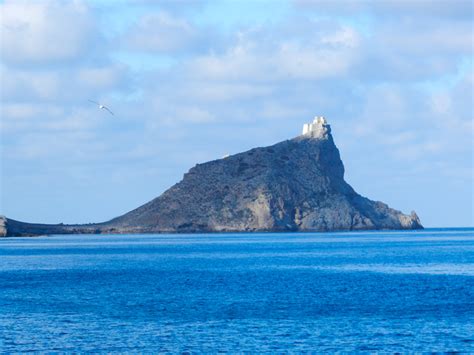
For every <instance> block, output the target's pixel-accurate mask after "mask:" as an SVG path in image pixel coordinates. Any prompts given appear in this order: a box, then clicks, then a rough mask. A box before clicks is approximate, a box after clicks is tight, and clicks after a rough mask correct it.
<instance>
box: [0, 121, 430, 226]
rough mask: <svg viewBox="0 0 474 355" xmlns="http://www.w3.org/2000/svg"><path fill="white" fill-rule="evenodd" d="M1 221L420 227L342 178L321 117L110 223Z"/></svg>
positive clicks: (206, 167)
mask: <svg viewBox="0 0 474 355" xmlns="http://www.w3.org/2000/svg"><path fill="white" fill-rule="evenodd" d="M5 224H6V233H5V234H6V235H38V234H67V233H153V232H154V233H166V232H172V233H174V232H249V231H275V232H284V231H336V230H371V229H419V228H423V227H422V226H421V223H420V220H419V219H418V216H417V215H416V213H415V212H412V213H411V214H410V215H405V214H403V213H401V212H400V211H397V210H394V209H392V208H390V207H388V206H387V205H386V204H384V203H382V202H376V201H371V200H369V199H367V198H365V197H362V196H361V195H359V194H357V193H356V192H355V191H354V189H353V188H352V187H351V186H349V184H347V183H346V182H345V181H344V166H343V164H342V161H341V159H340V156H339V151H338V149H337V147H336V146H335V144H334V141H333V138H332V135H331V128H330V126H329V125H328V124H327V123H326V120H325V119H324V118H323V117H317V118H316V119H315V120H314V121H313V123H310V124H306V125H305V126H304V128H303V134H302V135H300V136H298V137H296V138H293V139H291V140H287V141H284V142H280V143H277V144H275V145H273V146H270V147H264V148H255V149H251V150H249V151H247V152H243V153H240V154H236V155H232V156H229V157H226V158H224V159H219V160H214V161H210V162H207V163H204V164H198V165H196V166H195V167H194V168H192V169H191V170H189V172H188V173H186V174H185V175H184V178H183V180H181V181H180V182H179V183H177V184H176V185H174V186H172V187H171V188H170V189H168V190H167V191H165V192H164V193H163V194H162V195H161V196H159V197H157V198H156V199H154V200H152V201H150V202H148V203H146V204H145V205H143V206H141V207H139V208H137V209H135V210H133V211H131V212H129V213H126V214H125V215H123V216H120V217H117V218H115V219H112V220H111V221H108V222H104V223H98V224H88V225H62V224H60V225H45V224H29V223H23V222H18V221H14V220H10V219H6V222H5ZM0 228H1V226H0Z"/></svg>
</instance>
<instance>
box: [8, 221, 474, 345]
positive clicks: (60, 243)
mask: <svg viewBox="0 0 474 355" xmlns="http://www.w3.org/2000/svg"><path fill="white" fill-rule="evenodd" d="M426 351H428V352H471V353H472V352H474V229H472V228H464V229H463V228H458V229H425V230H421V231H402V232H399V231H373V232H348V233H343V232H341V233H285V234H280V233H249V234H186V235H184V234H181V235H180V234H178V235H176V234H175V235H166V234H161V235H109V236H107V235H69V236H45V237H36V238H4V239H0V352H2V353H12V352H15V353H17V352H107V353H113V352H131V353H142V352H148V353H149V352H153V353H155V352H163V353H178V352H179V353H194V352H199V353H202V352H205V353H209V352H211V353H217V352H252V353H253V352H273V353H279V352H280V353H281V352H367V353H368V352H426Z"/></svg>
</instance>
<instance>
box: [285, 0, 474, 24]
mask: <svg viewBox="0 0 474 355" xmlns="http://www.w3.org/2000/svg"><path fill="white" fill-rule="evenodd" d="M294 4H295V5H296V6H297V7H301V8H303V9H306V10H307V9H310V10H313V11H315V12H317V13H321V14H332V15H334V14H342V15H346V16H347V15H351V16H354V15H356V16H357V15H360V14H372V15H376V16H383V17H393V18H401V17H405V16H409V17H417V18H420V17H421V18H423V17H442V18H447V17H448V18H453V19H464V20H466V19H470V18H472V14H473V6H474V5H473V3H472V1H471V0H452V1H441V0H410V1H399V0H383V1H377V0H338V1H331V0H295V1H294Z"/></svg>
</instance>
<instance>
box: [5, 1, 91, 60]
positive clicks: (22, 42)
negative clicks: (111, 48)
mask: <svg viewBox="0 0 474 355" xmlns="http://www.w3.org/2000/svg"><path fill="white" fill-rule="evenodd" d="M0 11H1V16H0V28H1V51H2V60H3V61H4V62H6V63H8V64H10V65H18V64H38V63H43V64H46V63H51V62H60V61H70V60H72V59H75V58H77V57H78V56H79V55H80V54H81V53H82V52H83V51H85V50H86V49H89V50H90V48H91V44H92V43H91V42H94V41H97V40H98V38H97V37H98V36H97V32H96V31H97V28H96V26H95V22H94V20H93V19H92V16H91V13H90V11H89V9H88V8H87V6H86V5H85V2H83V1H68V2H61V1H54V0H51V1H48V0H44V1H34V2H32V1H22V0H15V1H12V0H7V1H6V2H5V3H3V4H2V5H0Z"/></svg>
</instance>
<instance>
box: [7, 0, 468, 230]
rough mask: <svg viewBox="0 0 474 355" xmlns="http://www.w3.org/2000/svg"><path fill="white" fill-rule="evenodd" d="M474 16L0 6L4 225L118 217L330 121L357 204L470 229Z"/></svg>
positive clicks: (314, 6)
mask: <svg viewBox="0 0 474 355" xmlns="http://www.w3.org/2000/svg"><path fill="white" fill-rule="evenodd" d="M473 4H474V2H473V1H471V0H450V1H442V0H410V1H408V0H406V1H405V0H399V1H394V0H382V1H380V0H378V1H375V0H374V1H368V0H359V1H355V0H340V1H330V0H294V1H290V0H285V1H283V0H272V1H261V0H260V1H259V0H256V1H250V0H249V1H246V0H223V1H190V0H189V1H187V0H181V1H180V0H177V1H171V0H163V1H151V0H127V1H125V0H116V1H112V0H110V1H107V0H69V1H56V0H51V1H50V0H36V1H35V0H29V1H22V0H4V1H0V26H1V27H0V29H1V30H0V35H1V41H0V58H1V62H0V100H1V106H0V118H1V119H0V129H1V145H0V149H1V151H0V153H1V160H0V163H1V165H0V169H1V180H0V187H1V190H0V194H1V196H0V214H3V215H6V216H7V217H10V218H13V219H17V220H22V221H28V222H41V223H60V222H62V223H88V222H100V221H105V220H108V219H110V218H113V217H116V216H118V215H121V214H123V213H125V212H128V211H129V210H131V209H133V208H136V207H138V206H140V205H141V204H143V203H145V202H147V201H149V200H151V199H153V198H155V197H157V196H159V195H160V194H161V193H162V192H164V191H165V190H166V189H167V188H169V187H171V186H172V185H173V184H175V183H177V182H178V181H179V180H181V178H182V176H183V174H184V173H185V172H187V171H188V170H189V169H190V168H191V167H193V166H194V165H196V164H197V163H203V162H206V161H209V160H213V159H218V158H221V157H222V156H224V155H226V154H234V153H238V152H241V151H245V150H248V149H250V148H253V147H259V146H267V145H271V144H275V143H278V142H280V141H282V140H285V139H290V138H293V137H295V136H297V135H299V134H300V133H301V129H302V126H303V124H304V123H306V122H310V121H311V120H312V118H313V117H314V116H319V115H323V116H325V117H326V118H327V120H328V122H329V123H330V124H331V127H332V132H333V137H334V140H335V142H336V145H337V146H338V148H339V150H340V153H341V158H342V160H343V162H344V165H345V171H346V173H345V178H346V181H347V182H348V183H349V184H351V185H352V187H353V188H354V189H355V190H356V191H357V192H359V193H360V194H362V195H363V196H366V197H368V198H370V199H373V200H378V201H383V202H385V203H387V204H388V205H389V206H391V207H393V208H395V209H398V210H401V211H402V212H404V213H410V212H411V211H412V210H415V211H416V212H417V214H418V215H419V217H420V219H421V221H422V223H423V225H424V226H425V227H461V226H474V212H473V184H474V183H473V170H474V161H473V150H474V143H473V142H474V140H473V133H474V129H473V100H474V98H473V79H474V75H473V63H472V61H473V50H474V43H473V41H474V31H473V22H474V21H473V6H474V5H473ZM88 100H94V101H99V102H101V103H104V104H105V105H107V106H108V107H110V109H111V110H112V111H113V112H114V113H115V115H113V116H112V115H110V114H109V113H107V112H106V111H104V110H99V109H98V108H97V107H96V106H94V104H92V103H91V102H89V101H88Z"/></svg>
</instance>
